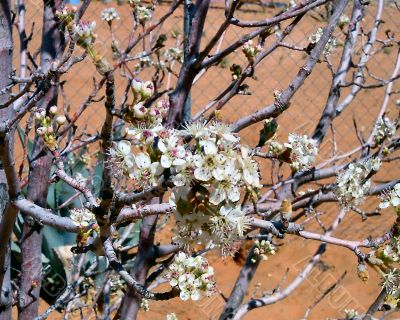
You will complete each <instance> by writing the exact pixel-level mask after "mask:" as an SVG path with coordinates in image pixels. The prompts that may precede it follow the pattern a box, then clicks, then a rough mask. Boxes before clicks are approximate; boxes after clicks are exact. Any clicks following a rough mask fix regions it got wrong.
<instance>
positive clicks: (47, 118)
mask: <svg viewBox="0 0 400 320" xmlns="http://www.w3.org/2000/svg"><path fill="white" fill-rule="evenodd" d="M34 112H35V113H34V115H35V120H36V124H37V126H38V128H37V129H36V133H37V134H38V136H40V137H41V138H42V139H43V142H44V144H45V145H46V147H47V148H49V150H51V151H54V150H56V149H57V148H58V144H57V131H58V129H59V127H61V126H62V125H63V124H64V123H65V122H66V121H67V119H66V117H65V116H64V115H58V108H57V106H52V107H50V108H49V112H48V113H47V114H46V110H44V109H37V110H35V111H34Z"/></svg>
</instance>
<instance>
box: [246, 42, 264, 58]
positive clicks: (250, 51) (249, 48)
mask: <svg viewBox="0 0 400 320" xmlns="http://www.w3.org/2000/svg"><path fill="white" fill-rule="evenodd" d="M261 50H262V48H261V46H260V45H254V44H253V41H252V40H249V41H247V42H246V43H245V44H244V46H243V49H242V51H243V53H244V55H245V56H246V58H247V59H248V60H249V61H250V62H253V61H254V58H255V57H256V55H257V54H258V53H259V52H260V51H261Z"/></svg>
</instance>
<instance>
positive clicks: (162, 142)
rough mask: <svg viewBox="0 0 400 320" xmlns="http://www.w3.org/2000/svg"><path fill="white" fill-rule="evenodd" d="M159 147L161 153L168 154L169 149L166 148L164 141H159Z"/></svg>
mask: <svg viewBox="0 0 400 320" xmlns="http://www.w3.org/2000/svg"><path fill="white" fill-rule="evenodd" d="M157 146H158V149H160V151H161V152H162V153H166V152H167V151H168V149H167V147H166V145H165V143H164V141H162V140H159V141H158V144H157Z"/></svg>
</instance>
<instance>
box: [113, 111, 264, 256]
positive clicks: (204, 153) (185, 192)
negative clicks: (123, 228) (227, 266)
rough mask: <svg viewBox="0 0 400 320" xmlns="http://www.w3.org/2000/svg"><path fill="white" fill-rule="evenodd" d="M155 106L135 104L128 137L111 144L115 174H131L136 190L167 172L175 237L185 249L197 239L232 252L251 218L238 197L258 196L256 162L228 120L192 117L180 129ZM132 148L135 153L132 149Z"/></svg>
mask: <svg viewBox="0 0 400 320" xmlns="http://www.w3.org/2000/svg"><path fill="white" fill-rule="evenodd" d="M154 108H158V109H160V108H165V109H167V107H166V106H162V103H160V104H159V105H158V106H157V105H156V106H155V107H149V108H145V107H144V106H143V105H141V107H140V108H137V104H136V105H135V106H134V108H133V109H134V110H133V118H134V120H135V121H131V123H132V124H133V125H132V127H131V128H129V129H128V130H127V134H128V136H129V137H131V139H130V141H128V140H122V141H119V142H118V143H115V144H114V146H113V147H112V148H111V149H110V150H109V164H110V165H111V166H113V168H114V169H115V170H114V172H115V173H116V175H121V174H124V175H126V176H128V177H129V178H131V179H133V181H134V183H135V185H136V186H137V187H138V188H140V189H145V188H148V187H152V186H157V185H158V184H159V183H161V181H162V180H163V179H165V178H166V177H167V179H169V180H170V182H171V183H172V184H173V186H174V188H173V192H172V193H171V196H170V203H171V205H172V206H173V207H174V208H175V219H176V222H177V230H176V233H177V234H176V237H175V238H174V241H175V242H176V243H178V244H181V245H182V247H185V248H186V249H191V248H193V246H194V245H195V244H197V243H202V244H208V243H209V242H210V241H212V244H213V245H217V246H221V247H222V249H223V252H225V253H226V252H231V249H233V248H234V244H235V241H237V240H240V239H242V238H243V235H244V231H245V230H246V227H247V225H248V222H249V218H248V217H246V215H245V213H244V212H243V211H242V210H241V208H240V205H239V200H240V199H241V195H242V194H241V193H242V192H243V193H244V192H246V193H248V195H249V196H250V197H252V198H254V197H256V193H257V190H258V189H259V188H261V184H260V180H259V173H258V164H257V162H256V161H255V160H253V158H252V156H251V153H250V150H249V149H248V148H247V147H244V146H241V145H240V144H239V138H238V137H237V136H236V135H235V134H234V133H232V132H231V128H230V126H229V125H227V124H224V123H222V122H219V121H211V122H209V123H208V124H206V123H203V122H196V123H192V124H190V125H187V126H186V128H184V129H182V130H176V129H172V128H165V127H164V126H162V124H161V123H160V122H161V121H158V120H161V119H162V115H163V114H164V113H163V112H160V115H159V116H160V118H157V119H158V120H155V119H153V118H152V117H153V116H155V115H153V114H152V115H149V114H150V113H151V112H152V110H154ZM132 148H134V149H138V151H139V152H132Z"/></svg>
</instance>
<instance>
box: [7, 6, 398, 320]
mask: <svg viewBox="0 0 400 320" xmlns="http://www.w3.org/2000/svg"><path fill="white" fill-rule="evenodd" d="M36 3H38V2H35V1H32V5H31V6H30V7H28V25H29V24H30V23H31V22H32V21H36V26H35V30H36V33H39V30H40V25H41V21H40V8H39V7H35V4H36ZM103 8H104V5H102V4H98V3H95V4H93V5H91V7H90V9H89V11H88V12H87V14H86V16H85V19H88V20H91V19H93V17H96V20H97V22H98V31H97V33H98V49H99V50H104V51H103V52H104V53H105V55H106V56H109V51H110V50H109V45H110V36H109V34H108V32H107V28H106V24H105V23H104V22H102V21H101V20H100V19H99V18H98V17H99V15H100V11H101V10H102V9H103ZM116 8H117V9H118V11H119V13H120V14H121V20H119V21H118V22H117V23H116V25H115V28H116V34H117V37H118V39H119V42H120V43H121V44H126V39H127V38H128V35H129V28H130V26H131V22H130V20H129V19H130V18H129V12H128V10H125V9H123V7H117V6H116ZM244 9H246V10H248V12H242V13H240V16H241V17H243V18H250V19H261V18H262V17H264V16H271V15H273V14H275V13H276V10H272V9H265V12H263V11H262V10H260V8H258V7H254V6H253V5H246V7H245V8H244ZM348 9H349V8H348ZM164 10H166V9H165V7H163V6H162V7H161V9H160V10H157V11H156V15H160V13H162V12H164ZM375 12H376V7H375V6H374V4H371V5H370V6H369V7H368V13H367V16H366V19H365V20H366V21H365V26H366V27H365V29H366V30H368V27H369V26H370V25H371V22H372V19H371V17H372V16H373V15H374V14H375ZM348 14H349V13H348ZM396 14H397V18H395V17H396ZM223 18H224V15H223V10H221V9H216V8H214V9H211V10H210V12H209V16H208V17H207V21H206V25H207V27H206V31H205V34H204V40H203V42H202V44H203V45H204V44H205V43H206V42H207V39H209V38H210V37H211V36H212V35H213V33H214V32H215V30H216V28H217V26H218V24H219V23H220V22H221V21H222V20H223ZM396 19H397V21H396ZM181 20H182V12H179V11H178V13H177V14H176V15H175V16H174V17H173V18H172V19H171V20H170V21H169V22H168V23H166V24H165V25H164V28H163V29H164V30H165V31H164V32H170V31H171V30H175V29H180V28H181V24H182V21H181ZM383 20H384V22H385V23H384V25H383V27H382V29H381V32H380V33H379V37H380V38H384V37H385V36H384V31H385V30H387V29H391V30H392V31H394V32H397V33H398V32H399V25H398V24H397V25H396V24H395V23H396V22H397V23H398V12H396V10H395V9H394V8H390V7H387V8H386V9H385V14H384V17H383ZM318 26H324V22H321V21H318V20H316V19H313V18H305V19H303V21H302V22H301V23H300V25H299V27H298V28H297V29H296V31H295V32H294V33H293V34H292V35H291V36H290V37H289V38H288V40H287V42H289V43H293V44H296V45H298V46H306V45H307V42H308V40H307V37H308V36H309V35H311V34H312V33H313V32H314V31H315V30H316V28H317V27H318ZM245 31H246V30H243V29H241V28H236V27H232V28H231V29H230V30H229V31H228V32H227V34H226V35H225V37H224V39H223V41H222V44H221V45H222V48H224V47H225V46H226V45H227V43H229V42H230V41H232V40H234V39H235V38H237V37H238V36H239V35H240V34H243V33H244V32H245ZM337 36H338V39H339V43H340V42H341V41H343V38H344V37H343V35H340V33H338V34H337ZM397 36H398V34H397ZM39 40H40V37H39V35H38V37H36V36H35V37H34V39H33V43H32V48H33V47H34V48H36V47H37V46H38V43H39ZM269 44H271V40H269V41H267V45H269ZM396 54H397V52H396V49H395V48H389V49H388V50H387V52H385V53H384V54H381V55H380V58H378V59H377V61H376V62H375V63H374V64H371V66H370V70H371V72H373V73H374V74H376V75H377V76H381V77H384V78H386V79H387V78H389V77H390V73H391V70H392V69H393V66H394V64H395V60H396ZM305 58H306V55H305V54H304V53H301V52H300V53H299V52H293V51H291V52H289V53H288V51H287V50H286V49H285V50H283V49H278V50H277V51H276V52H274V53H273V54H272V55H271V56H270V57H269V58H267V59H265V61H264V62H263V63H262V65H261V66H260V67H259V69H258V70H257V71H256V74H255V79H250V80H249V81H248V82H247V83H248V84H249V86H250V91H251V92H252V95H249V96H243V95H242V96H237V97H235V98H234V99H232V100H231V101H230V102H229V104H228V105H227V106H226V107H224V109H223V112H222V115H223V119H224V120H226V121H232V122H233V121H235V120H237V119H239V118H240V117H242V116H244V115H247V114H249V113H251V112H252V111H254V110H256V109H259V108H261V107H263V106H265V105H268V104H269V103H271V102H272V101H273V92H274V91H275V90H282V89H284V88H285V87H286V86H287V85H288V84H289V82H290V81H291V79H293V77H294V75H295V74H296V73H297V71H298V69H299V67H300V66H301V65H302V63H303V62H304V61H305ZM337 60H338V57H337V55H335V54H334V55H333V56H332V61H333V63H334V64H335V63H336V62H337ZM17 61H18V55H17V54H16V63H17ZM244 62H245V60H244V57H243V55H241V52H240V50H238V52H237V54H235V55H234V57H232V58H231V57H230V58H228V60H227V61H226V63H227V64H228V67H227V68H221V67H213V68H211V69H210V70H209V72H208V73H207V74H206V75H205V76H203V77H201V78H200V80H199V81H198V82H197V83H196V84H195V87H194V89H193V93H192V99H193V114H194V113H196V112H197V111H198V110H200V109H201V108H202V107H204V106H205V105H206V104H207V103H208V102H209V101H210V99H212V98H214V97H215V96H216V95H217V93H218V92H220V91H221V90H222V89H224V88H225V87H226V86H227V85H228V84H229V82H230V81H231V80H230V79H231V76H230V72H229V65H231V64H232V63H237V64H241V65H244ZM94 75H95V72H94V69H93V67H92V66H91V65H90V63H89V62H85V63H83V64H79V65H78V66H77V67H75V68H74V69H73V70H71V72H70V73H69V74H67V75H66V79H73V80H70V81H69V82H67V83H66V85H65V91H66V96H67V97H68V103H69V104H70V105H71V108H72V109H74V108H76V107H77V106H78V105H79V104H80V103H81V102H82V101H83V100H84V98H85V96H86V95H87V93H88V92H89V91H90V90H91V85H92V83H91V78H92V76H94ZM329 79H330V73H329V70H328V68H327V66H326V65H325V64H323V63H320V64H318V65H317V66H316V68H315V70H314V72H313V73H312V75H311V76H310V78H309V79H308V80H307V81H306V83H305V85H304V86H303V87H302V88H301V90H300V91H299V92H298V93H297V94H296V96H295V97H294V99H293V101H292V105H291V107H290V109H289V110H288V111H287V112H285V113H284V114H283V115H282V116H281V117H280V118H279V124H280V127H281V131H280V134H279V137H278V139H279V140H280V141H282V142H284V141H285V140H286V139H287V135H288V133H289V132H293V131H294V132H298V133H301V134H310V133H312V131H313V129H314V127H315V121H317V120H318V119H319V117H320V114H321V112H322V110H323V107H324V104H325V101H326V97H327V93H328V91H329ZM123 87H124V86H123V85H122V84H121V83H117V88H118V93H119V94H121V92H122V90H123ZM395 87H396V85H395ZM398 89H400V88H399V87H398V84H397V90H398ZM398 98H399V97H397V99H398ZM382 100H383V90H382V89H375V90H370V91H369V92H362V93H360V94H359V96H358V97H357V99H356V101H355V103H354V104H353V106H352V107H350V108H348V109H346V110H345V112H344V113H343V115H342V117H340V118H339V119H336V120H335V121H334V123H333V124H334V127H335V130H336V139H337V144H338V148H339V150H340V151H341V152H343V153H344V152H346V151H349V150H351V149H353V148H354V147H355V146H357V137H356V134H355V130H354V128H353V117H354V118H355V119H356V121H357V122H358V123H359V124H360V126H361V129H362V130H364V132H365V135H367V134H368V133H369V130H370V129H371V124H372V123H373V121H375V117H376V113H377V112H378V110H379V109H380V105H381V103H382ZM395 100H396V96H395V95H393V96H392V97H391V103H390V108H389V109H390V113H389V115H391V116H392V117H394V116H395V115H396V112H398V110H396V109H395V106H394V101H395ZM117 101H119V100H118V95H117ZM102 116H103V106H102V105H101V103H95V104H93V105H91V106H90V107H89V109H88V110H87V111H86V112H85V117H83V118H82V119H81V120H80V122H79V124H87V126H88V131H91V132H93V131H95V130H98V128H99V126H100V124H101V119H102ZM258 130H259V127H256V129H254V127H252V128H251V129H250V128H249V129H246V130H244V131H243V132H241V137H242V140H244V141H245V142H246V143H248V144H249V145H255V143H256V142H257V140H258ZM326 141H327V142H326V143H324V144H323V146H322V149H321V154H320V158H319V159H318V161H319V162H322V161H323V160H324V159H327V158H329V156H330V155H331V151H332V135H331V134H329V135H328V137H327V138H326ZM260 164H261V166H262V167H263V168H264V169H267V168H268V163H266V162H265V163H260ZM382 171H383V174H381V176H379V177H378V178H379V179H380V180H386V179H389V178H392V179H393V178H395V177H399V176H400V170H399V168H398V167H394V166H391V167H388V166H386V167H385V168H384V169H383V170H382ZM265 172H266V175H265V181H268V179H269V173H268V171H265ZM375 206H376V202H373V201H369V202H368V203H367V204H366V205H365V208H369V210H373V209H374V208H375ZM318 210H319V211H320V212H324V213H325V215H323V221H324V223H325V224H326V225H328V223H329V221H332V220H333V219H334V218H335V216H336V214H337V212H338V208H337V207H336V206H335V205H323V206H321V207H319V209H318ZM393 221H394V214H393V213H392V212H391V211H390V210H389V211H387V210H385V211H383V212H382V215H381V216H378V217H371V218H369V219H368V220H367V221H365V222H362V221H361V218H360V216H358V215H357V214H355V213H354V212H349V213H348V214H347V216H346V218H345V219H344V221H343V222H342V224H341V226H340V227H339V228H338V230H337V231H336V232H335V233H334V235H335V236H337V237H342V238H346V239H347V238H351V239H363V238H365V237H367V236H369V235H371V236H378V235H380V234H381V233H382V232H383V231H384V230H387V229H388V228H389V227H390V225H391V223H393ZM307 229H308V230H315V231H318V232H321V230H320V228H319V225H318V224H317V223H316V222H315V221H313V220H312V221H311V222H310V223H309V224H308V225H307ZM169 235H170V232H169V230H166V231H165V233H164V234H162V235H161V238H162V239H161V240H163V241H164V242H166V241H169ZM281 244H282V246H280V247H279V250H278V253H277V254H276V255H275V256H272V257H270V258H269V260H268V261H265V262H262V263H261V265H260V267H259V269H258V272H257V274H256V276H255V279H254V280H253V281H252V283H251V286H250V289H249V292H248V293H247V296H246V299H245V301H247V300H248V299H249V298H250V297H251V296H257V295H258V296H259V295H260V293H262V292H268V291H272V290H273V289H274V288H275V287H276V286H277V285H278V284H279V282H280V280H281V278H282V277H283V275H284V274H285V272H286V270H287V268H289V273H288V277H287V279H286V281H285V282H284V283H283V284H282V287H283V288H284V287H285V286H286V285H287V284H289V283H290V281H291V280H292V279H293V278H294V277H295V276H296V275H297V274H298V273H299V271H301V270H302V267H303V266H304V265H305V263H307V261H308V259H309V258H310V257H311V256H312V255H313V253H314V252H315V250H316V249H317V247H318V243H316V242H313V241H304V240H302V239H299V238H297V237H294V236H287V237H286V238H285V239H284V240H283V241H281ZM208 258H209V260H210V261H211V262H212V266H213V267H214V268H215V273H216V279H217V284H218V289H219V290H220V291H221V293H222V294H223V295H224V296H229V293H230V291H231V289H232V287H233V286H234V283H235V279H236V277H237V275H238V273H239V271H240V265H238V264H237V263H235V262H234V261H232V259H231V258H226V259H225V260H222V259H221V258H219V255H218V253H213V254H211V255H210V256H209V257H208ZM356 264H357V261H356V257H355V255H354V254H353V253H352V252H350V251H349V250H347V249H344V248H337V247H333V246H328V247H327V252H326V253H325V254H324V256H323V258H322V260H321V263H320V264H319V265H318V267H317V268H315V269H314V271H313V272H312V274H311V276H310V277H309V279H307V280H306V281H304V282H303V284H302V285H301V286H300V287H299V288H297V289H296V291H294V293H293V294H292V295H291V296H289V297H288V298H286V299H285V300H283V301H280V302H278V303H276V304H273V305H270V306H266V307H264V308H259V309H256V310H253V311H251V312H249V313H248V314H247V315H246V316H245V317H244V318H243V319H245V320H250V319H265V320H275V319H282V320H291V319H301V318H302V317H303V315H304V313H305V311H306V309H307V308H308V307H309V305H310V304H312V303H313V302H314V301H315V300H316V299H317V298H318V297H319V296H320V295H321V294H322V293H323V292H324V290H325V289H327V288H328V287H329V286H330V285H332V284H333V283H335V282H336V281H337V280H338V279H339V277H340V276H341V275H342V274H343V272H345V271H347V275H346V276H345V278H344V280H343V281H342V282H341V284H340V285H339V286H338V287H337V289H336V290H334V291H333V292H332V293H331V294H329V295H328V296H327V297H326V298H325V299H324V300H323V301H322V302H320V303H319V304H318V305H317V306H316V307H315V308H314V309H313V311H312V312H311V315H310V316H309V318H308V319H312V320H313V319H315V320H317V319H318V320H319V319H326V318H329V317H333V318H337V317H343V316H344V310H345V309H350V308H353V309H357V310H360V311H365V310H366V308H368V306H369V305H370V304H371V303H372V301H373V300H374V299H375V297H376V295H377V294H378V292H379V277H378V275H377V274H376V273H374V272H373V271H371V272H370V279H369V281H368V282H367V283H366V284H365V283H362V282H361V280H359V279H358V277H357V274H356ZM223 306H224V300H223V298H222V296H221V295H216V296H214V297H212V298H210V299H203V300H201V301H199V302H182V301H181V300H180V299H179V298H176V299H173V300H170V301H166V302H150V311H149V312H140V314H139V319H154V320H158V319H165V316H166V314H167V313H171V312H174V313H175V314H176V315H177V316H178V318H179V319H180V320H189V319H193V320H203V319H217V318H218V315H219V313H220V312H221V310H222V308H223ZM45 308H46V305H45V304H44V303H43V304H42V305H41V309H42V311H43V310H44V309H45ZM14 316H15V314H14ZM396 318H398V319H400V315H399V314H398V315H393V317H392V318H391V319H396ZM49 319H62V316H61V315H59V314H57V313H53V314H52V316H51V317H50V318H49Z"/></svg>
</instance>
